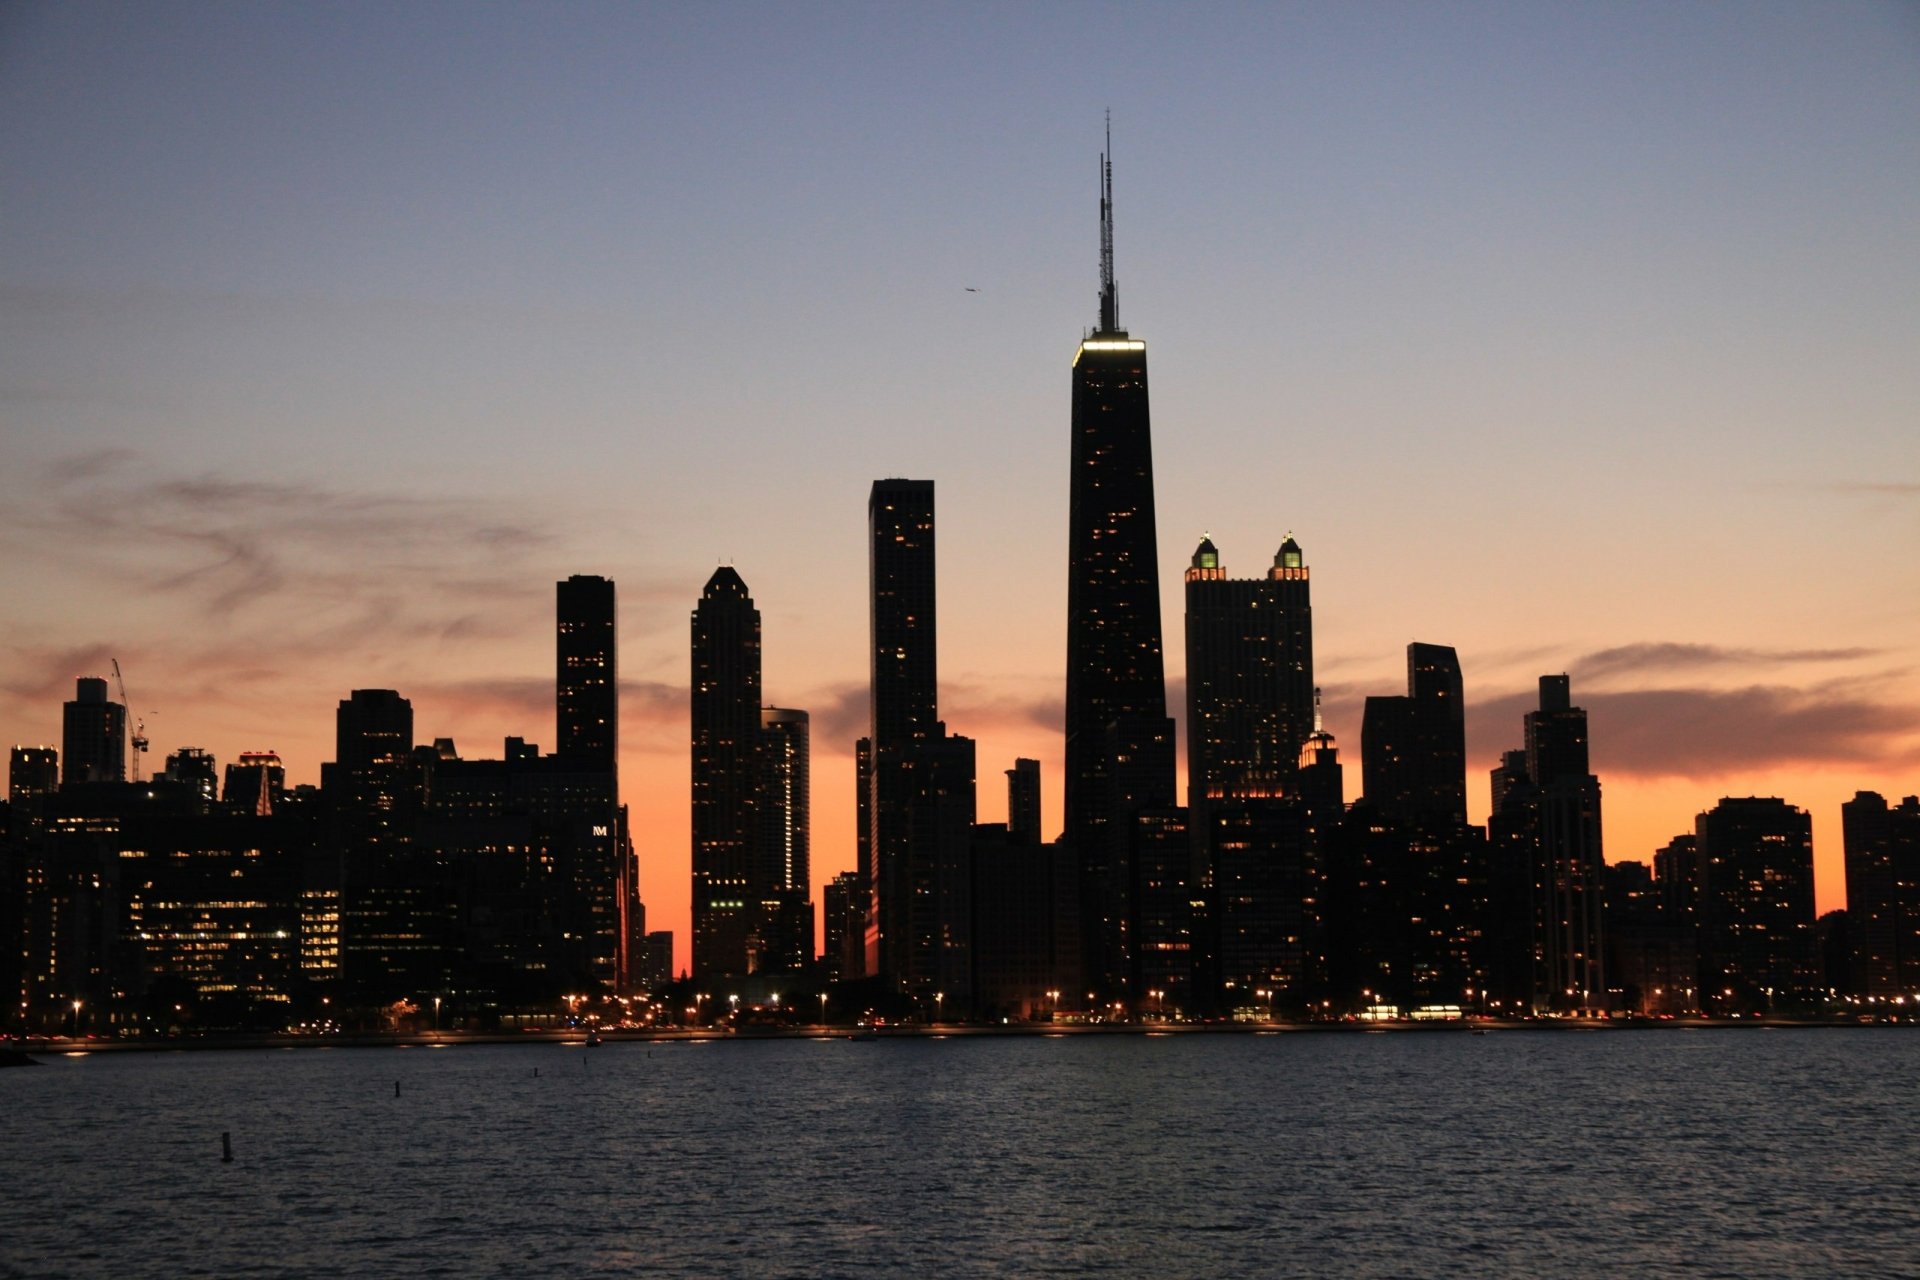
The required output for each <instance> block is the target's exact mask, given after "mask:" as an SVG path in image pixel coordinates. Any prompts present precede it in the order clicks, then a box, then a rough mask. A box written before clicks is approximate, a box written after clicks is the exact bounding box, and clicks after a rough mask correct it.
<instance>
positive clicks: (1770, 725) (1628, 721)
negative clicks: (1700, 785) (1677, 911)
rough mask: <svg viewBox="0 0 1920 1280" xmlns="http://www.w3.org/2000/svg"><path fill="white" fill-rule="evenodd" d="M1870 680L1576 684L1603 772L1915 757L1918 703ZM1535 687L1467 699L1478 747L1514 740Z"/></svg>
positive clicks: (1721, 773)
mask: <svg viewBox="0 0 1920 1280" xmlns="http://www.w3.org/2000/svg"><path fill="white" fill-rule="evenodd" d="M1881 692H1882V690H1881V689H1880V686H1879V683H1878V682H1876V681H1835V682H1832V683H1828V684H1824V685H1819V686H1816V687H1813V688H1807V689H1800V688H1792V687H1786V686H1778V685H1750V686H1747V687H1745V688H1739V689H1710V688H1700V687H1671V688H1653V689H1632V690H1616V691H1598V692H1587V693H1584V694H1582V693H1579V692H1578V690H1577V689H1576V697H1575V699H1574V701H1575V703H1576V704H1578V705H1581V706H1584V707H1585V708H1586V709H1587V716H1588V723H1589V736H1590V740H1591V742H1592V744H1593V766H1594V771H1595V772H1596V773H1598V774H1599V775H1600V776H1601V777H1602V779H1603V780H1604V779H1605V778H1606V777H1607V776H1609V775H1612V776H1636V777H1684V778H1714V777H1725V776H1729V775H1738V774H1741V773H1757V772H1761V771H1764V770H1768V769H1776V768H1780V767H1783V766H1794V765H1806V766H1824V765H1832V764H1846V763H1852V762H1858V763H1861V764H1880V763H1884V762H1886V761H1888V760H1908V761H1913V760H1915V759H1916V756H1917V755H1920V750H1917V748H1916V742H1915V730H1916V726H1920V707H1914V706H1910V705H1906V704H1903V703H1901V702H1898V701H1894V700H1889V699H1886V698H1884V697H1882V696H1880V694H1881ZM1536 705H1537V701H1536V698H1535V695H1534V694H1533V693H1532V692H1531V691H1529V692H1527V693H1521V694H1513V695H1509V696H1507V697H1502V698H1495V699H1491V700H1488V701H1483V702H1471V701H1470V702H1469V704H1468V708H1467V734H1468V741H1469V743H1470V744H1472V745H1473V746H1474V747H1475V749H1476V750H1478V749H1480V748H1483V747H1486V746H1490V745H1491V746H1495V747H1496V748H1507V747H1518V746H1519V745H1521V742H1522V738H1523V731H1522V718H1523V717H1524V716H1525V715H1526V713H1527V712H1529V711H1531V710H1533V709H1534V708H1535V706H1536Z"/></svg>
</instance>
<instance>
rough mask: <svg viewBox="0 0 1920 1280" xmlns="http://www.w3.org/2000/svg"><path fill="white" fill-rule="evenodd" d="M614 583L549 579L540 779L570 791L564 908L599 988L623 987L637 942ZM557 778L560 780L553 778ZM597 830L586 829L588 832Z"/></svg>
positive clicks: (640, 934) (639, 930) (628, 982)
mask: <svg viewBox="0 0 1920 1280" xmlns="http://www.w3.org/2000/svg"><path fill="white" fill-rule="evenodd" d="M616 605H617V602H616V591H615V586H614V583H613V581H612V580H611V579H609V578H603V577H599V576H597V575H592V574H574V575H573V576H571V577H569V578H566V579H565V580H563V581H560V582H557V583H555V584H554V728H555V732H556V734H557V735H558V739H559V741H558V743H557V746H556V749H555V751H554V756H555V758H556V759H557V760H558V761H559V762H560V763H558V764H555V765H553V766H551V769H550V775H549V776H550V783H551V785H552V786H554V787H555V788H558V789H560V790H564V791H565V792H566V793H567V794H568V796H569V797H570V798H569V800H568V801H567V805H568V807H569V808H570V810H576V811H577V812H578V813H579V815H580V818H581V830H582V834H581V838H580V839H578V840H577V841H573V842H571V843H570V844H569V849H570V854H569V860H568V863H567V868H566V869H567V875H568V880H569V884H568V893H567V898H566V901H567V902H568V904H569V909H570V910H572V911H575V912H577V913H579V916H580V918H579V920H578V922H577V924H578V927H579V929H580V930H582V933H581V937H582V938H583V939H586V940H588V941H587V950H588V952H589V953H590V966H591V969H592V971H593V974H594V977H595V980H596V981H597V982H598V983H600V984H601V985H605V986H614V987H621V988H626V987H630V986H632V985H633V982H634V980H635V974H636V972H637V970H638V967H639V963H640V956H639V952H640V949H641V947H642V946H643V945H644V929H643V927H642V926H641V925H640V924H639V923H638V921H639V920H640V919H641V918H642V917H643V915H644V912H643V910H642V908H641V905H640V880H639V867H638V865H637V864H636V863H635V861H634V857H633V847H632V839H631V836H630V834H629V832H628V830H627V811H626V807H625V806H624V805H622V804H621V803H620V661H619V628H618V618H617V607H616ZM562 778H564V779H567V780H568V781H567V782H565V783H564V784H561V783H559V782H558V780H559V779H562ZM596 832H597V833H598V834H595V833H596Z"/></svg>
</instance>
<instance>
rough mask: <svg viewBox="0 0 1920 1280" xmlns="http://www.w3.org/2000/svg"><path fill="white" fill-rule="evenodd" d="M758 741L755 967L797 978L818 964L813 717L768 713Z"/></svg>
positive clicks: (775, 710)
mask: <svg viewBox="0 0 1920 1280" xmlns="http://www.w3.org/2000/svg"><path fill="white" fill-rule="evenodd" d="M760 735H761V738H760V768H761V777H760V796H759V808H760V839H759V843H758V845H757V847H756V848H755V850H754V872H753V885H752V888H753V893H754V896H755V898H756V899H757V900H758V902H759V904H760V920H759V927H758V929H757V931H756V932H757V939H756V941H757V946H756V947H755V955H754V957H753V961H754V963H753V966H752V969H753V972H756V973H758V972H761V971H763V970H771V971H776V972H795V971H798V970H800V969H804V968H806V967H807V965H808V964H809V963H811V962H812V960H813V906H812V900H811V885H812V883H813V881H812V875H813V871H812V865H813V864H812V853H811V847H812V845H811V839H812V838H811V834H810V832H811V823H812V819H811V816H810V813H811V809H810V803H809V799H808V797H809V794H810V788H811V785H812V782H811V769H810V766H809V763H808V762H809V757H810V749H809V743H808V721H807V713H806V712H804V711H795V710H791V709H788V708H784V707H763V708H762V709H761V711H760Z"/></svg>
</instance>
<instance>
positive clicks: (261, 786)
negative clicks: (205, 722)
mask: <svg viewBox="0 0 1920 1280" xmlns="http://www.w3.org/2000/svg"><path fill="white" fill-rule="evenodd" d="M286 790H287V769H286V766H285V765H284V764H282V763H281V761H280V757H279V755H278V754H277V753H275V752H272V751H242V752H241V753H240V758H239V760H237V761H235V762H234V763H232V764H230V765H228V766H227V775H226V784H225V786H224V787H223V788H222V789H221V792H220V801H221V803H222V804H225V805H226V806H227V807H228V808H229V809H233V810H235V811H237V812H240V813H251V814H254V815H256V816H259V817H265V816H267V815H268V814H271V813H272V812H273V811H274V808H275V807H276V806H277V805H278V804H279V803H280V798H281V797H282V796H283V795H285V794H286Z"/></svg>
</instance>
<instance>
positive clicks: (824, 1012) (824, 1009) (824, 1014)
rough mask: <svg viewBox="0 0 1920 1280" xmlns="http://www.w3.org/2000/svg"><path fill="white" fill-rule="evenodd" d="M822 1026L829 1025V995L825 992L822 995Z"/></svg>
mask: <svg viewBox="0 0 1920 1280" xmlns="http://www.w3.org/2000/svg"><path fill="white" fill-rule="evenodd" d="M820 1025H821V1026H823V1027H824V1026H826V1025H827V993H826V992H824V991H822V992H821V993H820Z"/></svg>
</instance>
